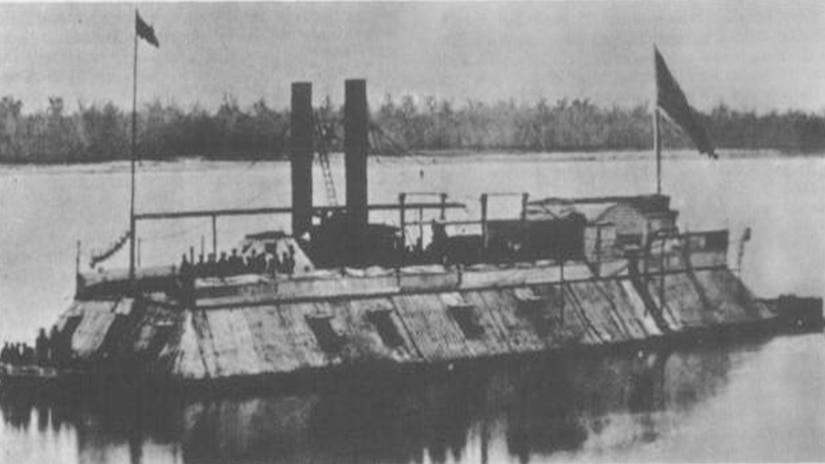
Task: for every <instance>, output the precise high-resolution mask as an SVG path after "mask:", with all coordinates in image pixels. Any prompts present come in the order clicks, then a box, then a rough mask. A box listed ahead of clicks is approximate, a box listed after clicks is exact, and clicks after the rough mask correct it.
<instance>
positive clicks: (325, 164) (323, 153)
mask: <svg viewBox="0 0 825 464" xmlns="http://www.w3.org/2000/svg"><path fill="white" fill-rule="evenodd" d="M313 119H314V120H315V124H314V125H315V140H317V141H318V143H317V145H316V146H317V147H318V164H320V165H321V172H323V174H324V189H325V190H326V192H327V204H328V205H329V206H338V194H337V193H336V192H335V182H333V180H332V169H331V168H330V167H329V151H328V147H327V136H328V134H327V132H326V131H325V130H324V126H323V123H322V122H321V119H320V118H319V117H318V113H317V112H316V113H315V117H314V118H313Z"/></svg>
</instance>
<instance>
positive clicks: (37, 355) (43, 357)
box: [0, 326, 68, 366]
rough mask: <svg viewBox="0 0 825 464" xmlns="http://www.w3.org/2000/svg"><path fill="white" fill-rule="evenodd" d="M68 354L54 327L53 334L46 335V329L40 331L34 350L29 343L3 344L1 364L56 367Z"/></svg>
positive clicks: (0, 354) (0, 357) (0, 351)
mask: <svg viewBox="0 0 825 464" xmlns="http://www.w3.org/2000/svg"><path fill="white" fill-rule="evenodd" d="M66 353H68V347H66V346H65V343H63V342H62V338H61V337H60V334H59V332H58V331H57V327H55V326H52V330H51V333H50V334H49V335H46V330H45V329H40V332H39V333H38V335H37V339H36V340H35V343H34V348H32V347H31V346H29V344H27V343H9V342H6V343H4V344H3V349H2V350H0V364H8V365H11V366H34V365H37V366H56V365H59V364H60V363H61V362H62V361H63V360H64V359H65V354H66Z"/></svg>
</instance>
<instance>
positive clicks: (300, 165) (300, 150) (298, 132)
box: [289, 82, 315, 237]
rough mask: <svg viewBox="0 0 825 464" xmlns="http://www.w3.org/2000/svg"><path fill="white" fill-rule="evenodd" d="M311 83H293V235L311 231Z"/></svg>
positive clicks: (297, 235)
mask: <svg viewBox="0 0 825 464" xmlns="http://www.w3.org/2000/svg"><path fill="white" fill-rule="evenodd" d="M312 123H313V121H312V83H310V82H293V83H292V114H291V119H290V126H289V128H290V137H289V154H290V159H291V161H292V235H293V236H294V237H300V236H301V235H302V234H303V233H304V232H306V231H307V230H309V228H310V227H312V155H313V152H314V151H315V146H314V143H313V142H314V140H313V125H312Z"/></svg>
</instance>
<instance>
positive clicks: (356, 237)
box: [344, 79, 369, 263]
mask: <svg viewBox="0 0 825 464" xmlns="http://www.w3.org/2000/svg"><path fill="white" fill-rule="evenodd" d="M344 90H345V102H344V153H345V166H346V178H347V216H348V224H349V237H350V239H351V240H352V242H351V247H352V248H351V251H352V257H353V258H354V260H355V261H354V262H356V263H357V262H358V261H359V258H360V257H361V256H362V255H363V253H362V251H363V246H364V238H365V235H366V232H367V223H368V221H369V218H368V213H367V151H368V149H369V139H368V124H369V111H368V108H367V81H366V80H364V79H349V80H347V81H346V82H345V87H344Z"/></svg>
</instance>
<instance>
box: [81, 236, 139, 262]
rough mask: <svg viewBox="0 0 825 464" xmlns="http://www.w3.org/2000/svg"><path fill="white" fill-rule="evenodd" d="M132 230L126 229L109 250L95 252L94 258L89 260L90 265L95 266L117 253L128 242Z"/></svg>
mask: <svg viewBox="0 0 825 464" xmlns="http://www.w3.org/2000/svg"><path fill="white" fill-rule="evenodd" d="M130 235H131V234H130V231H128V230H127V231H126V233H124V234H123V235H122V236H121V237H120V238H119V239H117V241H116V242H115V243H113V244H112V245H111V246H110V247H109V248H108V249H107V250H105V251H103V252H102V253H98V254H93V255H92V258H91V259H90V260H89V267H95V266H97V265H98V264H99V263H101V262H103V261H106V260H107V259H109V258H111V257H112V255H114V254H115V253H117V252H118V251H119V250H120V249H121V248H123V246H124V245H126V242H127V241H129V236H130Z"/></svg>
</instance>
